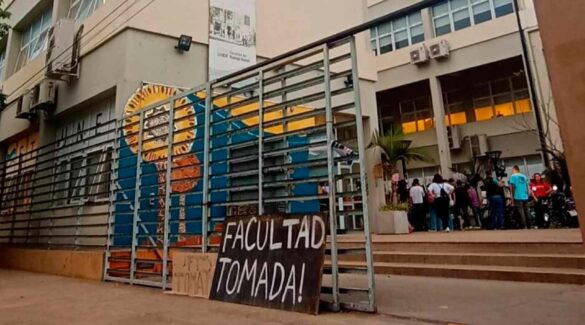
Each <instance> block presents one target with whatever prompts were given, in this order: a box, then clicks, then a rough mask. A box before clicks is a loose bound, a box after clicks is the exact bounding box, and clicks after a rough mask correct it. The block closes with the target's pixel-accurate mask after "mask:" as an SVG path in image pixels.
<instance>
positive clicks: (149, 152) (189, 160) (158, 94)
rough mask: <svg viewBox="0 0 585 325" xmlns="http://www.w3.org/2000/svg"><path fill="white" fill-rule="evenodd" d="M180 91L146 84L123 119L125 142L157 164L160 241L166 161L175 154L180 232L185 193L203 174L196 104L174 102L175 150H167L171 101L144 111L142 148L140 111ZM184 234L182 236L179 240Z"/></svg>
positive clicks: (173, 182) (174, 188)
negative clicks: (195, 147) (194, 149)
mask: <svg viewBox="0 0 585 325" xmlns="http://www.w3.org/2000/svg"><path fill="white" fill-rule="evenodd" d="M178 93H179V91H178V90H177V88H173V87H168V86H161V85H154V84H149V85H144V86H142V87H141V88H139V89H138V90H137V91H136V92H135V93H134V95H132V97H131V98H130V99H129V100H128V102H127V104H126V107H125V110H124V113H125V116H126V118H125V119H124V121H123V134H124V139H125V141H126V143H127V144H128V146H129V148H130V150H131V151H132V153H134V154H135V155H137V154H138V153H139V152H141V153H142V159H143V161H144V162H149V163H152V164H154V165H155V167H156V170H157V172H158V185H159V186H158V187H159V193H158V197H159V213H158V226H157V237H159V242H160V241H161V239H162V237H161V235H162V233H163V231H164V220H165V214H164V207H165V203H166V202H165V198H164V193H165V189H166V186H165V185H166V169H167V168H166V167H167V166H166V165H167V159H168V155H169V154H170V155H172V165H173V166H172V168H173V170H172V173H171V175H172V176H171V191H172V193H180V194H181V195H180V205H181V208H180V210H179V220H180V222H179V233H180V234H181V233H185V232H186V226H185V218H186V215H185V193H187V192H189V191H190V190H191V189H193V188H194V187H195V186H197V182H198V180H199V178H200V176H201V166H200V163H199V159H197V156H196V155H195V154H194V153H191V154H189V153H190V152H191V149H192V146H193V142H194V140H195V137H196V135H197V119H196V117H195V110H194V107H193V104H192V103H191V102H190V101H189V100H188V99H187V97H182V98H180V99H177V100H176V101H175V102H174V105H173V106H174V107H173V110H174V121H173V123H172V125H173V128H174V130H173V131H174V135H173V139H172V141H173V145H172V150H171V151H172V152H169V150H168V142H169V141H170V140H171V139H169V133H170V132H169V131H170V130H169V122H170V121H169V118H170V115H171V114H169V111H170V110H171V105H170V103H167V104H165V105H160V106H157V107H155V108H152V109H149V110H148V111H146V112H145V113H144V117H143V122H142V148H141V149H142V150H138V146H139V144H140V127H141V123H140V114H135V113H137V112H140V111H141V110H143V109H144V108H146V107H149V106H151V105H152V104H155V103H158V102H161V101H163V100H165V99H167V98H169V97H172V96H175V95H177V94H178ZM181 239H182V238H181V237H179V240H181Z"/></svg>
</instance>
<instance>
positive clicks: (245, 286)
mask: <svg viewBox="0 0 585 325" xmlns="http://www.w3.org/2000/svg"><path fill="white" fill-rule="evenodd" d="M325 219H326V218H325V217H324V216H323V215H264V216H260V217H258V216H248V217H228V218H227V219H226V220H225V222H224V227H223V236H222V243H221V248H220V251H219V255H218V260H217V267H216V268H215V274H214V277H213V284H212V286H211V295H210V299H214V300H220V301H226V302H232V303H239V304H246V305H253V306H261V307H268V308H274V309H282V310H289V311H296V312H304V313H310V314H317V312H318V310H319V295H320V292H321V278H322V272H323V261H324V256H325V237H326V232H327V228H326V225H327V222H326V220H325Z"/></svg>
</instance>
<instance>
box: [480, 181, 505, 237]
mask: <svg viewBox="0 0 585 325" xmlns="http://www.w3.org/2000/svg"><path fill="white" fill-rule="evenodd" d="M484 185H485V191H486V196H487V199H488V203H489V208H490V222H491V225H489V228H491V229H503V228H504V209H505V202H504V200H505V193H504V188H503V187H502V186H500V183H499V182H498V181H497V180H496V179H495V178H493V177H491V176H488V177H487V178H486V180H485V181H484Z"/></svg>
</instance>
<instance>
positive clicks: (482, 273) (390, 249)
mask: <svg viewBox="0 0 585 325" xmlns="http://www.w3.org/2000/svg"><path fill="white" fill-rule="evenodd" d="M503 234H505V232H503ZM512 234H513V233H512ZM535 234H537V233H535ZM446 236H449V235H448V234H447V235H446ZM382 237H385V236H377V237H376V236H375V237H374V240H373V256H374V269H375V272H376V274H395V275H410V276H434V277H449V278H462V279H485V280H504V281H523V282H546V283H565V284H580V285H585V248H584V246H583V244H582V243H580V242H577V241H559V242H537V241H514V239H513V237H512V238H507V239H506V240H501V239H496V240H494V241H491V242H490V241H485V240H484V241H457V242H455V241H453V238H452V237H444V240H443V241H441V240H440V239H435V241H433V242H430V241H413V240H411V238H409V237H408V236H406V237H405V236H402V238H405V239H408V240H404V241H401V240H400V237H401V236H393V238H392V239H391V241H387V240H385V239H388V237H387V236H386V237H387V238H382ZM339 247H340V250H341V252H343V254H342V253H340V255H339V258H340V267H345V268H348V269H349V268H360V267H364V266H365V257H364V255H363V254H361V253H360V251H359V250H358V248H360V247H363V243H361V241H360V240H359V239H357V238H352V237H349V238H340V239H339Z"/></svg>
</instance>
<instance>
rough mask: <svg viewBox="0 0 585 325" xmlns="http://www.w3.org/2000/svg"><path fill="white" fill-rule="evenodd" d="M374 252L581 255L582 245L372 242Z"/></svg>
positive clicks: (355, 243) (358, 243)
mask: <svg viewBox="0 0 585 325" xmlns="http://www.w3.org/2000/svg"><path fill="white" fill-rule="evenodd" d="M338 247H339V248H359V247H364V243H363V241H347V240H346V241H339V242H338ZM372 248H373V251H374V252H388V251H389V252H430V253H470V252H473V253H504V254H506V253H507V254H535V255H541V254H561V255H569V254H577V255H583V254H584V253H585V248H584V247H583V244H582V243H567V242H558V243H553V242H547V243H536V242H535V243H530V242H518V243H514V242H507V243H502V242H379V241H378V242H376V241H375V242H373V243H372Z"/></svg>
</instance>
